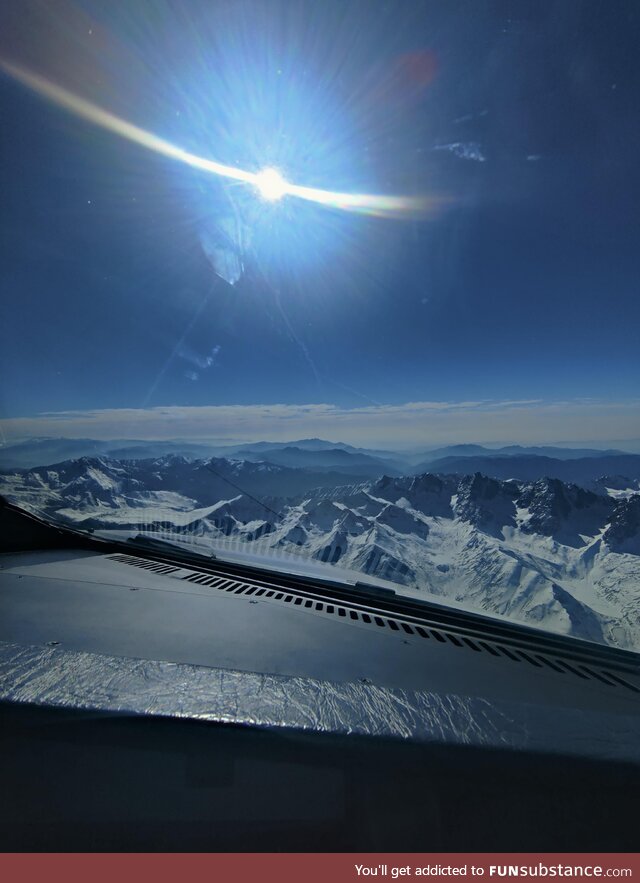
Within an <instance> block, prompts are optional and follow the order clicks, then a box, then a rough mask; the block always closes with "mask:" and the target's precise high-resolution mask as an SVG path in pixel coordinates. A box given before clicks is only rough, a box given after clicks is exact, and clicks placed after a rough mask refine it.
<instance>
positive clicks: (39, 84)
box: [0, 59, 444, 218]
mask: <svg viewBox="0 0 640 883" xmlns="http://www.w3.org/2000/svg"><path fill="white" fill-rule="evenodd" d="M0 69H2V70H3V71H4V72H5V73H7V74H9V75H10V76H12V77H13V78H14V79H15V80H17V81H18V82H19V83H21V84H22V85H23V86H26V87H27V88H29V89H31V90H32V91H33V92H36V93H37V94H38V95H41V96H42V97H43V98H47V99H49V101H51V102H53V103H54V104H56V105H58V107H62V108H64V109H65V110H67V111H69V112H70V113H73V114H75V115H76V116H79V117H81V118H82V119H85V120H87V121H88V122H90V123H93V124H94V125H96V126H100V127H101V128H103V129H106V130H108V131H110V132H114V133H115V134H117V135H120V137H122V138H126V139H127V140H128V141H133V142H134V143H135V144H139V145H140V146H142V147H146V148H147V149H148V150H153V151H155V152H156V153H159V154H161V155H163V156H166V157H169V158H170V159H175V160H177V161H178V162H182V163H184V164H185V165H187V166H191V167H192V168H196V169H200V170H201V171H204V172H209V173H211V174H213V175H219V176H220V177H223V178H228V179H230V180H232V181H240V182H242V183H245V184H249V185H251V186H253V187H254V188H255V189H256V190H257V192H258V193H259V194H260V196H261V197H262V198H263V199H265V200H267V201H269V202H275V201H277V200H279V199H282V198H283V197H284V196H294V197H297V198H298V199H304V200H308V201H310V202H315V203H318V204H319V205H324V206H327V207H329V208H336V209H344V210H345V211H351V212H361V213H363V214H369V215H378V216H383V217H396V218H407V217H414V218H415V217H424V216H425V215H427V214H428V213H429V212H430V211H432V210H434V209H436V208H437V207H439V206H440V205H441V204H442V203H443V201H444V200H443V199H442V197H436V196H385V195H376V194H368V193H337V192H334V191H332V190H322V189H319V188H316V187H304V186H302V185H300V184H292V183H290V182H288V181H285V179H284V178H283V177H282V175H281V174H280V172H279V171H278V170H277V169H274V168H266V169H262V170H261V171H259V172H249V171H246V170H245V169H239V168H236V167H235V166H228V165H225V164H224V163H219V162H216V161H215V160H212V159H207V158H206V157H202V156H197V155H196V154H194V153H189V152H188V151H186V150H183V149H182V148H181V147H178V146H176V145H175V144H172V143H171V142H170V141H166V140H165V139H164V138H160V137H158V136H157V135H154V134H153V133H152V132H148V131H146V129H143V128H141V127H140V126H136V125H134V124H133V123H130V122H128V121H127V120H124V119H122V118H121V117H119V116H117V115H116V114H114V113H111V112H110V111H108V110H104V109H103V108H101V107H99V106H98V105H96V104H94V103H93V102H92V101H88V100H87V99H86V98H81V97H80V96H79V95H75V94H74V93H73V92H70V91H69V90H68V89H64V88H63V87H62V86H58V85H57V84H56V83H53V82H52V81H51V80H48V79H46V78H45V77H43V76H40V75H39V74H36V73H34V72H33V71H30V70H28V69H27V68H25V67H22V66H21V65H17V64H14V63H13V62H9V61H6V60H5V59H0Z"/></svg>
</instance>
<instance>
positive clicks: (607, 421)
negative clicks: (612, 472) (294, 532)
mask: <svg viewBox="0 0 640 883" xmlns="http://www.w3.org/2000/svg"><path fill="white" fill-rule="evenodd" d="M0 428H1V430H2V434H3V436H4V440H5V444H9V443H11V442H12V441H18V440H19V439H24V438H33V437H43V436H44V437H56V438H95V439H104V440H108V439H115V438H141V439H150V440H152V439H153V440H160V439H176V438H181V439H191V440H212V439H213V438H215V439H216V441H217V442H224V441H225V440H228V441H229V442H236V441H237V440H238V439H241V440H243V441H247V442H248V441H258V440H263V439H264V440H269V441H286V440H289V439H295V438H302V437H312V436H319V437H322V438H328V439H331V440H334V441H343V442H347V443H350V444H354V445H361V446H365V447H381V446H386V447H396V448H398V449H400V448H408V447H412V446H415V445H423V444H432V443H436V444H438V443H454V442H479V443H481V442H485V443H491V442H507V441H511V442H515V443H518V442H524V443H527V444H534V443H549V442H558V441H572V442H580V441H583V442H589V443H593V442H597V441H598V440H600V441H602V442H607V440H609V439H612V438H615V439H618V440H624V439H629V440H633V439H638V438H640V402H639V401H637V400H634V401H619V402H612V401H602V400H596V399H574V400H571V401H554V402H548V401H547V402H545V401H541V400H525V401H490V400H484V401H464V402H407V403H405V404H401V405H379V406H376V405H371V406H367V407H362V408H350V409H346V408H339V407H337V406H335V405H331V404H302V405H285V404H272V405H212V406H206V407H178V406H170V407H157V408H118V409H107V410H90V411H63V412H58V413H49V414H40V415H37V416H34V417H14V418H9V419H6V420H3V421H0Z"/></svg>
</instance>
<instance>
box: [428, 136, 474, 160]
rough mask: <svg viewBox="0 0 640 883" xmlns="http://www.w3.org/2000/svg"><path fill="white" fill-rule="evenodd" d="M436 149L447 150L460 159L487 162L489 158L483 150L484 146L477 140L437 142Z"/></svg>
mask: <svg viewBox="0 0 640 883" xmlns="http://www.w3.org/2000/svg"><path fill="white" fill-rule="evenodd" d="M433 149H434V150H446V151H448V152H449V153H453V154H454V155H455V156H458V157H460V159H470V160H474V161H475V162H486V161H487V158H486V156H485V155H484V153H483V152H482V147H481V146H480V144H479V143H478V142H477V141H453V142H452V143H451V144H436V146H435V147H434V148H433Z"/></svg>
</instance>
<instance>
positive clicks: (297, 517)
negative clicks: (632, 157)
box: [0, 445, 640, 648]
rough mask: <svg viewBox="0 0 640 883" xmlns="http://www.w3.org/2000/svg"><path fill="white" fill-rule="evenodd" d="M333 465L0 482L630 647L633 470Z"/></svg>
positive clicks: (639, 643) (30, 504)
mask: <svg viewBox="0 0 640 883" xmlns="http://www.w3.org/2000/svg"><path fill="white" fill-rule="evenodd" d="M292 447H294V448H297V447H298V446H296V445H293V446H292ZM279 450H280V451H283V450H284V451H286V446H285V448H280V449H279ZM330 450H333V449H330ZM347 453H348V452H347ZM295 456H297V454H296V455H295ZM332 456H333V455H332ZM460 459H463V458H460ZM490 459H491V460H493V458H490ZM496 459H501V458H496ZM505 459H506V458H505ZM517 459H522V458H517ZM541 459H542V458H541ZM548 459H552V458H548ZM585 459H587V458H581V459H580V462H582V461H584V460H585ZM594 459H597V458H594ZM605 459H606V458H605ZM557 462H565V463H570V462H572V461H557ZM576 462H578V461H576ZM344 478H345V474H344V473H341V472H338V471H333V472H331V471H318V470H314V469H306V468H291V467H289V466H282V465H278V464H273V463H268V462H265V461H260V462H251V461H249V460H236V459H228V458H209V459H200V460H190V459H188V458H186V457H178V456H175V455H172V456H167V457H161V458H155V459H148V460H135V461H133V460H128V461H121V460H112V459H108V458H104V457H102V458H80V459H77V460H70V461H65V462H62V463H59V464H57V465H55V466H48V467H40V468H36V469H31V470H26V471H14V472H5V473H4V474H3V475H1V476H0V492H1V493H2V494H3V495H4V496H5V497H6V498H8V499H9V500H12V501H13V502H16V503H18V504H19V505H22V506H25V507H26V508H29V509H31V510H34V511H38V512H41V513H44V514H46V515H48V516H49V517H52V518H55V519H57V520H60V521H63V522H65V523H67V524H71V525H74V526H76V527H81V528H84V529H91V530H94V531H100V532H106V534H107V535H109V533H112V534H113V535H117V536H119V537H123V536H136V535H144V536H155V537H165V538H172V539H174V540H178V541H183V542H188V543H189V545H190V547H193V548H196V549H198V550H201V551H204V552H207V553H210V552H211V551H212V550H215V551H217V552H218V554H221V555H223V554H224V551H225V549H226V550H233V551H234V552H235V553H238V552H241V553H247V554H251V555H262V556H269V558H271V559H273V560H274V561H276V562H277V561H281V562H283V566H284V567H290V566H292V565H291V562H293V561H300V560H307V561H309V560H310V561H316V562H325V563H329V564H334V565H338V566H339V567H340V568H344V569H346V570H348V571H352V572H356V573H357V574H360V575H366V576H369V577H376V578H379V579H383V580H386V581H388V582H390V583H391V584H394V585H395V586H396V587H397V590H398V591H402V592H404V593H408V594H413V595H417V596H421V597H431V598H435V599H439V600H441V601H443V602H450V603H453V604H457V605H462V606H465V607H468V608H470V609H475V610H480V611H484V612H486V613H488V614H491V615H494V616H501V617H508V618H511V619H514V620H517V621H521V622H525V623H527V624H529V625H537V626H540V627H544V628H546V629H550V630H553V631H558V632H562V633H565V634H570V635H575V636H578V637H581V638H585V639H588V640H594V641H599V642H604V643H608V644H612V645H615V646H619V647H626V648H634V647H635V648H640V493H638V492H637V490H638V487H637V484H636V485H635V486H631V485H629V484H627V487H624V488H622V489H616V488H615V487H612V486H610V482H609V480H607V479H605V480H604V481H603V482H601V483H598V482H595V483H594V487H593V488H592V489H587V488H585V487H583V486H579V485H578V484H575V483H571V482H567V481H563V480H561V479H559V478H553V477H548V476H546V477H542V478H540V477H534V478H532V479H527V480H521V479H514V478H513V477H509V478H508V479H499V478H494V477H491V476H487V475H485V474H482V473H480V472H479V471H478V472H476V473H473V474H464V475H454V474H448V475H446V474H434V473H432V472H429V473H424V474H421V475H417V476H416V475H404V476H393V475H385V476H383V477H380V478H374V479H371V478H369V479H365V480H360V481H355V482H354V481H349V482H347V481H344ZM314 482H315V484H314ZM628 482H629V479H627V478H626V477H621V478H620V479H619V481H618V484H622V485H625V484H626V483H628Z"/></svg>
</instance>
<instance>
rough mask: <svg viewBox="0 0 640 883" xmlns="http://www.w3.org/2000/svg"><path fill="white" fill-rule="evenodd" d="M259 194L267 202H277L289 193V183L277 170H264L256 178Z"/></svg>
mask: <svg viewBox="0 0 640 883" xmlns="http://www.w3.org/2000/svg"><path fill="white" fill-rule="evenodd" d="M255 185H256V187H257V188H258V193H259V194H260V196H261V197H262V198H263V199H266V200H267V202H277V201H278V200H279V199H282V197H283V196H284V195H285V193H286V192H287V182H286V181H285V180H284V178H283V177H282V175H281V174H280V172H279V171H278V170H277V169H263V170H262V171H261V172H258V174H257V175H256V178H255Z"/></svg>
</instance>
